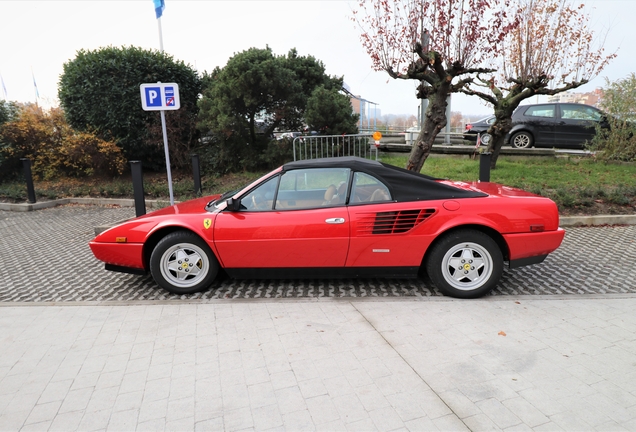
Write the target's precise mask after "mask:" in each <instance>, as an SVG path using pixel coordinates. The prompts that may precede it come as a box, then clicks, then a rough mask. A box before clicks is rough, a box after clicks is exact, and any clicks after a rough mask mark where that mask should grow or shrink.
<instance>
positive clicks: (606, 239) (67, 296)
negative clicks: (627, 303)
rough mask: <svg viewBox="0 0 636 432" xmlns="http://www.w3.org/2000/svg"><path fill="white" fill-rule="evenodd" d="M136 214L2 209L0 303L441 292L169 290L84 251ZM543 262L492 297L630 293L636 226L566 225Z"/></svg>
mask: <svg viewBox="0 0 636 432" xmlns="http://www.w3.org/2000/svg"><path fill="white" fill-rule="evenodd" d="M132 216H134V209H132V208H109V207H97V206H81V205H69V206H63V207H56V208H52V209H47V210H40V211H35V212H26V213H18V212H7V211H0V239H1V240H0V260H1V262H2V264H3V265H2V266H0V301H1V302H72V301H86V300H90V301H126V300H179V299H221V298H295V297H314V298H316V297H392V296H437V295H440V294H439V293H438V292H437V291H436V290H435V289H434V288H433V287H432V286H431V285H430V283H428V282H427V281H426V280H421V279H415V280H410V279H366V280H364V279H362V280H353V279H344V280H302V281H297V280H283V281H279V280H233V279H224V280H220V281H218V282H216V283H215V284H214V285H213V286H212V287H211V288H210V289H209V290H208V291H205V292H203V293H197V294H193V295H188V296H176V295H171V294H169V293H168V292H166V291H164V290H163V289H161V288H159V287H158V286H157V285H156V284H155V283H154V281H153V280H152V278H151V277H150V276H146V277H143V276H136V275H127V274H122V273H113V272H108V271H105V270H104V269H103V263H101V262H99V261H97V260H96V259H95V258H94V257H93V255H92V254H91V252H90V249H89V247H88V242H89V241H90V240H91V239H92V238H93V236H94V234H93V227H94V226H97V225H103V224H108V223H113V222H116V221H119V220H122V219H126V218H129V217H132ZM566 231H567V234H566V237H565V241H564V243H563V245H562V246H561V247H560V248H559V249H558V250H557V251H556V252H554V253H553V254H551V255H550V256H549V257H548V258H547V259H546V261H545V262H544V263H542V264H539V265H534V266H529V267H523V268H519V269H514V270H508V269H506V270H504V275H503V278H502V281H501V283H500V284H499V287H498V288H497V289H496V290H494V291H493V292H492V295H495V296H501V295H519V294H526V295H546V294H608V293H636V282H635V281H634V272H633V264H634V263H636V226H633V225H632V226H602V227H592V228H568V229H567V230H566Z"/></svg>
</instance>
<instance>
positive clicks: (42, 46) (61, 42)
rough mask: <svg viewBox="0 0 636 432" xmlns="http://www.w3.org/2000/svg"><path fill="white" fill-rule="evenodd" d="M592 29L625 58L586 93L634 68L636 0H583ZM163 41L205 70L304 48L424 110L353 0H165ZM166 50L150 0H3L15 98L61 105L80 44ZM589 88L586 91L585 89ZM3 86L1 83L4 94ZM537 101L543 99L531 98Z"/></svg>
mask: <svg viewBox="0 0 636 432" xmlns="http://www.w3.org/2000/svg"><path fill="white" fill-rule="evenodd" d="M582 1H583V2H584V3H585V4H586V7H587V9H588V10H589V11H590V12H591V16H592V23H593V25H594V29H595V30H597V31H599V32H601V33H603V32H605V31H607V29H609V30H610V32H609V35H608V37H607V41H606V44H605V46H606V48H607V49H608V50H609V51H614V50H616V49H618V58H617V59H616V60H614V62H613V63H612V64H610V66H609V67H608V68H607V69H606V70H605V71H604V72H603V73H602V74H601V76H600V77H598V78H596V79H594V80H593V81H592V82H591V83H590V84H588V85H587V86H585V87H584V88H583V90H582V91H589V90H593V89H594V88H596V87H602V86H603V85H604V79H603V77H605V76H606V77H608V78H609V79H611V80H615V79H620V78H625V77H627V76H628V74H629V73H631V72H636V43H634V39H635V38H636V31H635V30H634V26H635V24H634V16H636V0H587V1H585V0H582ZM165 2H166V9H165V11H164V14H163V17H162V19H161V24H162V29H163V43H164V49H165V51H166V52H167V53H169V54H171V55H172V56H173V57H174V58H175V59H177V60H182V61H184V62H185V63H187V64H190V65H191V66H192V67H194V68H195V69H197V70H198V71H201V72H203V71H211V70H212V69H213V68H214V67H216V66H221V67H222V66H224V65H225V64H226V63H227V60H228V59H229V58H230V57H231V56H232V55H233V54H234V53H237V52H241V51H244V50H246V49H248V48H250V47H257V48H265V46H266V45H269V46H270V47H271V48H272V50H273V51H274V53H275V54H286V53H287V52H288V51H289V49H291V48H297V50H298V52H299V54H300V55H313V56H314V57H316V58H317V59H319V60H321V61H322V62H323V63H324V64H325V66H326V68H327V73H329V74H331V75H338V76H343V75H344V80H345V82H346V83H347V84H348V85H349V87H350V89H351V91H352V92H353V93H354V94H357V95H360V96H361V97H362V98H364V99H367V100H369V101H372V102H375V103H377V104H378V108H379V109H380V110H381V112H382V114H389V113H391V114H416V113H417V106H418V101H417V99H416V98H415V87H416V85H415V83H413V82H410V81H400V80H393V79H391V78H389V77H388V75H387V74H386V73H384V72H374V71H373V70H372V69H371V61H370V59H369V57H368V56H367V54H366V52H365V51H364V50H363V49H362V45H361V43H360V40H359V32H358V30H357V28H356V27H355V25H354V23H353V22H352V21H351V20H350V17H351V15H352V14H351V8H352V7H354V5H355V3H353V2H349V1H344V0H321V1H310V0H288V1H270V0H258V1H248V0H232V1H220V0H217V1H209V0H165ZM111 45H112V46H115V47H120V46H130V45H133V46H137V47H142V48H146V49H159V31H158V26H157V20H156V19H155V13H154V7H153V3H152V0H119V1H97V0H81V1H80V0H75V1H55V0H47V1H36V0H19V1H18V0H15V1H14V0H0V75H1V76H2V79H3V81H4V86H5V88H6V93H7V97H6V98H7V99H8V100H15V101H20V102H33V101H35V88H34V85H33V77H32V74H33V76H34V77H35V81H36V83H37V88H38V91H39V96H40V99H39V103H40V104H42V105H45V106H56V105H58V101H57V84H58V81H59V76H60V74H61V73H62V67H63V64H64V63H66V62H68V61H69V60H72V59H73V58H74V57H75V54H76V52H77V51H78V50H80V49H89V50H94V49H97V48H100V47H105V46H111ZM579 91H581V90H579ZM3 97H4V91H3V88H2V86H1V85H0V98H3ZM533 102H535V101H533ZM452 110H453V111H461V112H463V113H464V114H482V113H483V114H489V113H490V109H489V108H488V107H487V106H485V105H483V104H482V103H481V102H480V101H479V100H477V99H474V98H468V97H461V96H457V97H454V99H453V101H452Z"/></svg>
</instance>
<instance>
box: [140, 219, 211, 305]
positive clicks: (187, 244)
mask: <svg viewBox="0 0 636 432" xmlns="http://www.w3.org/2000/svg"><path fill="white" fill-rule="evenodd" d="M150 273H151V274H152V277H153V279H154V280H155V282H157V284H158V285H159V286H161V287H162V288H164V289H166V290H168V291H170V292H171V293H173V294H179V295H180V294H192V293H195V292H198V291H202V290H204V289H205V288H207V287H209V286H210V284H211V283H212V281H213V280H214V279H215V278H216V276H217V274H218V273H219V262H218V261H217V259H216V257H215V256H214V254H213V253H212V251H211V250H210V247H209V246H208V245H207V244H206V243H205V241H203V240H202V239H201V238H200V237H199V236H197V235H195V234H193V233H191V232H187V231H175V232H173V233H171V234H168V235H167V236H165V237H164V238H162V239H161V240H160V241H159V243H157V246H155V248H154V249H153V251H152V254H151V255H150Z"/></svg>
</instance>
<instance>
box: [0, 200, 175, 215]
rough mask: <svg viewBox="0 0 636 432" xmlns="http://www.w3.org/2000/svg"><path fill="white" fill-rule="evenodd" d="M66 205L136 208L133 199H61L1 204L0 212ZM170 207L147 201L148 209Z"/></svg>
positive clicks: (162, 203) (157, 201) (164, 202)
mask: <svg viewBox="0 0 636 432" xmlns="http://www.w3.org/2000/svg"><path fill="white" fill-rule="evenodd" d="M66 204H84V205H97V206H120V207H134V206H135V200H134V199H132V198H61V199H57V200H53V201H42V202H38V203H21V204H8V203H0V210H6V211H14V212H28V211H34V210H43V209H47V208H53V207H57V206H61V205H66ZM169 205H170V201H163V200H146V207H147V208H151V209H155V210H157V209H160V208H163V207H167V206H169Z"/></svg>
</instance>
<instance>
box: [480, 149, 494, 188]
mask: <svg viewBox="0 0 636 432" xmlns="http://www.w3.org/2000/svg"><path fill="white" fill-rule="evenodd" d="M491 155H492V153H490V152H485V153H482V154H481V156H480V157H479V181H480V182H489V181H490V156H491Z"/></svg>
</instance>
